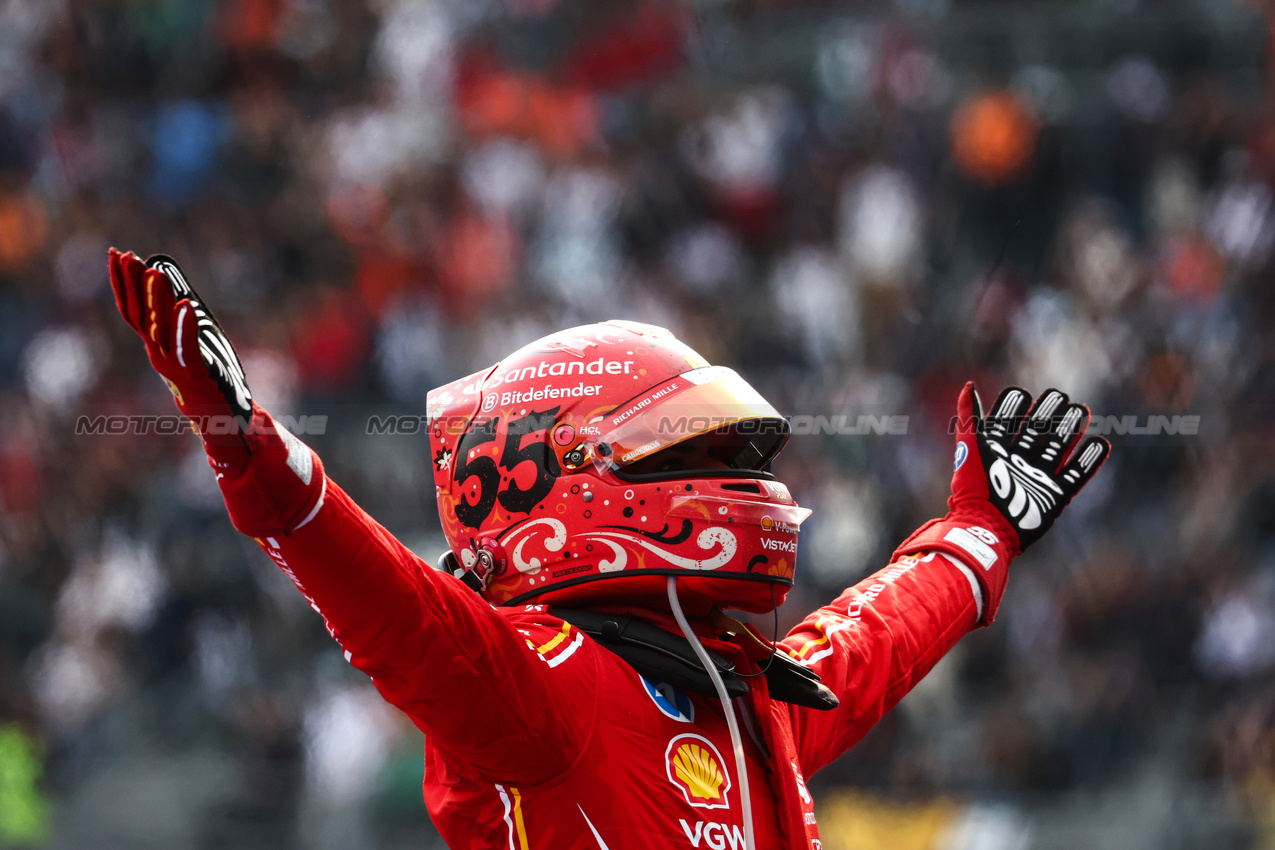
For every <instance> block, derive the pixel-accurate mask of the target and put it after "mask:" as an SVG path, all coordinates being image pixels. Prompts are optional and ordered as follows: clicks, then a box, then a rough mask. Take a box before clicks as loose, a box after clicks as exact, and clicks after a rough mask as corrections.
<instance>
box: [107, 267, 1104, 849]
mask: <svg viewBox="0 0 1275 850" xmlns="http://www.w3.org/2000/svg"><path fill="white" fill-rule="evenodd" d="M109 263H110V278H111V283H112V286H113V288H114V291H115V298H116V302H117V304H118V307H119V310H120V312H121V313H122V314H123V316H124V319H125V321H127V322H128V323H129V325H130V326H131V327H132V328H133V330H134V331H136V332H137V333H138V335H140V336H141V337H142V340H143V342H144V343H145V345H146V351H147V354H148V355H149V358H150V362H151V364H152V365H153V366H154V368H155V370H156V371H157V372H159V374H160V375H161V376H162V377H163V378H164V380H165V381H166V382H167V384H168V387H169V389H170V391H171V392H172V394H173V397H174V399H175V400H176V402H177V406H178V408H180V410H181V411H182V412H183V413H184V414H185V415H186V416H187V417H189V418H190V420H191V422H192V425H193V427H194V428H195V429H196V430H198V432H199V434H200V437H201V439H202V440H203V444H204V448H205V449H206V451H207V454H208V461H209V463H210V464H211V466H212V468H213V471H214V473H215V474H216V478H217V483H218V485H219V486H220V488H221V492H222V494H223V496H224V498H225V502H226V507H227V509H228V510H229V513H230V519H231V522H232V523H234V526H235V528H237V529H238V530H239V531H241V532H243V533H244V534H247V535H250V536H252V537H253V538H255V540H256V541H257V543H258V544H259V545H260V546H261V547H262V549H264V550H265V552H266V554H267V555H269V557H270V558H272V559H273V560H274V562H275V563H276V564H277V565H278V566H279V568H280V569H282V570H283V571H284V572H285V573H287V575H288V576H289V578H291V579H292V581H293V582H295V583H296V586H297V587H298V589H299V590H300V591H301V592H302V593H303V594H304V595H305V596H306V598H307V599H308V600H309V601H310V604H311V605H312V606H313V607H314V608H315V609H316V610H317V611H318V612H319V613H320V614H321V615H322V616H323V618H324V620H325V621H326V624H327V627H328V630H329V631H330V632H331V634H332V636H333V637H334V638H335V639H336V640H337V641H338V642H339V643H340V645H341V647H342V648H343V649H344V651H345V657H346V659H347V660H348V661H349V662H350V663H351V664H353V665H354V666H355V667H357V668H358V669H360V670H362V671H363V672H365V673H366V674H367V675H369V676H370V677H371V678H372V681H373V683H374V684H375V686H376V688H377V690H379V691H380V693H381V695H382V696H383V697H384V698H385V699H386V700H388V701H389V702H390V703H392V704H393V705H395V706H397V707H398V708H399V709H401V710H402V711H404V712H406V714H407V715H408V716H409V717H410V718H411V719H412V721H413V722H414V723H415V724H416V725H417V727H419V728H420V729H421V731H422V732H424V733H425V782H424V797H425V803H426V805H427V807H428V809H429V813H430V816H431V817H432V818H433V821H434V824H435V825H436V826H437V828H438V830H439V832H440V833H441V834H442V836H443V837H444V839H445V840H446V841H447V843H448V845H449V846H451V847H454V848H475V849H476V848H484V850H487V849H488V848H501V850H504V848H508V850H574V848H602V849H603V850H635V848H637V849H638V850H652V848H700V847H703V848H710V850H725V848H731V850H756V848H784V850H797V848H805V850H819V848H820V842H819V838H818V826H817V824H816V821H815V814H814V807H813V803H812V801H811V797H810V794H809V792H808V791H807V789H806V781H805V777H808V776H810V775H811V774H813V773H815V772H816V771H817V770H819V769H820V768H821V767H823V766H824V765H826V764H828V763H829V762H831V761H832V760H833V759H835V758H837V756H838V755H840V754H841V753H843V752H844V751H845V750H846V749H847V748H849V747H850V746H852V745H853V744H854V743H855V742H856V741H858V740H859V739H860V738H861V737H862V736H863V735H864V734H865V733H866V732H867V731H868V729H870V728H871V727H872V725H873V724H874V723H876V722H877V721H878V720H879V719H880V718H881V717H882V715H884V714H885V713H886V712H887V711H889V710H890V708H891V707H892V706H894V705H895V704H896V703H897V702H898V701H899V700H900V699H901V698H902V697H903V695H904V694H906V693H907V692H908V691H909V690H910V689H911V688H912V687H913V686H914V685H915V684H916V683H917V682H918V681H919V680H920V679H921V678H922V677H923V676H924V675H925V674H926V673H927V672H928V671H929V670H930V669H931V668H932V667H933V666H934V664H935V662H937V661H938V660H939V659H940V658H942V657H943V654H944V653H946V652H947V651H948V650H949V649H951V648H952V646H953V645H954V644H955V643H956V642H957V641H958V640H960V638H961V636H962V635H964V634H966V633H967V632H969V631H970V630H972V629H975V628H978V627H981V626H986V625H988V624H989V623H991V622H992V620H993V618H994V617H995V616H996V609H997V605H998V604H999V602H1000V600H1001V596H1002V594H1003V592H1004V589H1005V582H1006V580H1007V577H1008V573H1009V566H1010V563H1011V562H1012V561H1013V560H1014V558H1015V557H1016V556H1017V555H1018V554H1019V553H1020V552H1022V551H1023V550H1024V549H1026V548H1027V547H1028V546H1030V545H1031V544H1032V543H1033V542H1035V541H1036V540H1037V539H1038V538H1039V537H1040V536H1041V535H1042V534H1044V533H1045V532H1046V531H1047V530H1048V529H1049V527H1050V526H1051V525H1052V523H1053V522H1054V520H1056V519H1057V518H1058V516H1059V514H1060V513H1061V512H1062V510H1063V508H1065V507H1066V505H1067V504H1068V503H1069V502H1070V500H1071V499H1072V497H1073V496H1074V495H1075V494H1076V493H1077V492H1078V491H1079V490H1080V488H1081V487H1083V486H1084V485H1085V483H1086V482H1087V481H1088V480H1089V479H1090V478H1091V477H1092V476H1093V474H1094V473H1095V472H1096V471H1097V469H1098V467H1099V466H1100V465H1101V464H1102V462H1103V460H1105V458H1106V456H1107V454H1108V453H1109V452H1110V446H1109V445H1108V444H1107V443H1106V441H1104V440H1102V439H1100V438H1089V439H1084V434H1085V431H1086V428H1087V425H1088V421H1089V411H1088V409H1087V408H1086V407H1085V406H1084V405H1081V404H1076V403H1073V402H1070V401H1069V400H1068V398H1067V396H1066V395H1064V394H1063V393H1061V392H1059V391H1057V390H1047V391H1046V392H1045V393H1043V394H1042V395H1041V396H1040V398H1038V399H1036V400H1035V402H1034V403H1033V400H1032V397H1031V395H1029V394H1028V393H1027V392H1026V391H1025V390H1022V389H1018V388H1009V389H1006V390H1005V391H1003V392H1002V393H1001V394H1000V396H999V398H998V399H997V400H996V402H995V404H993V406H992V407H991V409H990V410H989V411H987V412H986V413H985V412H984V410H983V408H982V406H981V404H980V401H979V397H978V395H977V394H976V393H975V391H974V386H973V384H972V383H967V384H966V385H965V387H964V389H963V390H961V393H960V397H959V398H958V400H957V420H956V423H957V427H956V429H955V430H956V435H955V442H956V445H955V452H956V454H955V462H954V468H955V472H954V473H953V476H952V495H951V498H950V499H949V500H948V512H947V514H946V515H945V516H943V517H942V518H939V519H935V520H931V521H930V522H928V523H926V524H925V525H923V526H922V527H921V528H920V529H918V530H917V531H916V532H915V533H914V534H913V535H912V536H911V537H909V538H908V539H907V540H905V541H903V543H901V544H900V545H899V547H898V548H897V549H896V550H895V552H894V555H893V557H892V558H891V562H890V563H889V564H888V565H887V566H886V567H885V568H884V569H882V570H881V571H879V572H877V573H875V574H874V575H872V576H870V577H869V578H866V579H864V580H863V581H861V582H859V583H858V584H857V585H855V586H854V587H851V588H849V589H848V590H846V591H845V592H844V593H842V594H841V595H840V596H839V597H838V598H837V599H835V600H834V601H833V602H831V603H830V604H828V605H826V606H825V607H823V608H821V609H819V610H818V611H815V612H814V613H812V614H810V616H808V617H807V618H806V619H805V620H803V621H802V622H801V623H800V625H798V626H797V627H796V628H795V629H793V630H792V631H791V632H789V633H788V635H786V636H785V637H783V639H782V640H780V641H778V643H772V642H771V640H769V639H767V637H766V636H764V635H763V634H761V633H759V632H758V631H757V630H755V629H754V628H753V627H751V626H749V625H744V624H741V623H740V622H739V621H737V620H735V619H734V618H732V617H730V616H729V615H728V614H726V613H725V611H728V610H735V611H746V612H753V613H767V612H771V611H773V610H774V609H775V608H776V607H777V606H779V605H781V604H782V603H783V601H784V597H785V595H786V594H787V592H788V588H790V587H791V586H792V584H793V576H794V566H795V560H796V552H797V540H798V530H799V528H800V527H801V523H802V520H804V519H805V518H806V516H807V515H808V514H809V511H808V510H806V509H804V508H801V507H799V506H798V504H797V503H796V502H795V501H794V500H793V497H792V496H791V495H790V494H789V492H788V489H787V488H786V487H785V486H784V485H783V484H782V483H781V482H780V481H779V480H777V479H776V478H775V476H774V475H773V474H772V473H771V471H770V469H771V463H772V461H773V460H774V459H775V456H776V455H778V454H779V452H780V451H781V450H782V449H783V447H784V443H785V442H786V441H787V439H788V424H787V422H786V421H785V420H784V418H783V417H781V416H780V414H779V413H778V412H777V411H776V410H775V409H774V408H773V407H771V405H770V404H768V403H767V402H766V400H765V399H764V398H762V397H761V396H760V395H759V394H758V393H757V392H756V391H755V390H754V389H753V388H752V387H751V386H749V385H748V384H747V383H746V382H745V381H744V380H743V379H742V378H741V377H740V376H739V375H737V374H736V373H735V372H733V371H731V370H730V369H728V368H724V367H721V366H712V365H710V364H709V363H707V362H706V361H705V360H704V359H703V358H702V357H700V356H699V355H698V354H696V353H695V352H694V351H692V350H691V349H690V348H688V347H687V346H686V345H684V344H682V343H681V342H679V341H678V340H677V339H675V338H674V337H673V335H672V334H670V333H669V332H668V331H666V330H663V329H661V328H656V327H652V326H650V325H642V324H636V323H633V322H625V321H611V322H604V323H601V324H596V325H588V326H584V327H577V328H571V329H569V330H564V331H561V332H559V333H555V334H552V335H550V336H548V337H545V338H544V339H541V340H538V341H536V342H533V343H531V344H530V345H527V346H526V347H524V348H522V349H519V350H518V351H516V352H514V353H513V354H511V355H509V356H508V357H507V358H505V359H504V360H502V361H501V362H500V363H497V364H496V365H494V366H492V367H490V368H488V369H484V370H483V371H481V372H478V373H475V374H473V375H470V376H468V377H465V378H462V379H460V380H457V381H455V382H453V383H451V384H448V385H447V386H445V387H441V388H439V389H437V390H434V391H433V392H431V393H430V394H429V395H428V398H427V415H428V422H429V426H428V427H429V452H430V460H431V462H432V463H433V468H434V484H435V493H436V496H437V500H438V510H439V517H440V519H441V521H442V527H443V531H444V534H445V535H446V538H447V543H448V546H449V550H448V551H447V552H446V553H444V554H443V556H442V557H441V558H440V560H439V563H438V568H434V567H432V566H431V565H429V564H427V563H425V562H423V561H422V560H421V559H419V558H418V557H417V556H416V555H414V554H413V553H412V552H411V551H409V550H408V549H407V547H405V546H404V545H403V544H402V543H400V542H399V541H397V540H395V539H394V538H393V537H392V536H391V535H390V534H389V533H388V532H387V531H386V530H385V529H384V528H382V527H381V526H380V525H379V524H377V522H376V521H375V520H373V519H372V518H371V517H370V516H368V514H367V513H365V512H364V511H363V510H362V509H360V508H359V506H358V505H356V504H354V502H353V501H351V500H350V498H349V497H348V496H347V495H346V494H345V493H344V492H343V491H342V490H341V488H340V487H339V486H337V484H336V482H335V481H333V480H331V479H330V478H328V477H327V476H326V475H325V474H324V471H323V463H322V461H320V459H319V457H318V456H317V455H316V454H315V453H314V452H313V451H311V450H310V449H309V448H308V447H307V446H305V445H304V444H303V443H302V442H301V441H300V440H299V439H297V438H296V437H295V436H293V435H292V434H291V433H289V432H288V431H287V430H286V429H283V428H280V427H276V425H275V423H274V421H273V420H272V419H271V418H270V414H269V413H267V412H266V411H265V410H264V409H262V408H261V407H260V406H259V405H258V404H257V403H256V402H254V401H253V398H252V395H251V393H250V391H249V389H248V385H247V382H246V380H245V376H244V372H243V368H242V367H241V365H240V362H239V359H238V357H237V356H236V354H235V350H234V348H233V347H232V346H231V344H230V341H229V340H228V339H227V338H226V336H225V334H224V333H223V331H222V329H221V327H220V325H218V323H217V320H216V319H215V318H214V317H213V315H212V313H211V312H210V311H209V309H208V306H207V305H206V304H204V303H203V301H202V300H201V299H200V298H199V296H198V295H197V294H196V293H195V291H194V290H193V289H192V288H191V287H190V285H189V284H188V283H187V281H186V279H185V277H184V276H183V274H182V272H181V271H180V269H178V267H177V265H176V264H175V263H174V262H173V261H172V260H171V259H169V258H167V257H163V256H157V257H152V258H151V259H150V260H148V261H146V262H143V261H142V260H140V259H139V258H138V257H136V256H134V255H133V254H131V253H120V252H118V251H116V250H114V249H112V250H111V252H110V256H109Z"/></svg>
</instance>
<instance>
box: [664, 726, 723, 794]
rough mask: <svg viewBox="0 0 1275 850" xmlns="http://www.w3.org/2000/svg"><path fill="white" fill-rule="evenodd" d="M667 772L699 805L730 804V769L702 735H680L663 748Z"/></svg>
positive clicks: (670, 779)
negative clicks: (728, 769) (666, 747)
mask: <svg viewBox="0 0 1275 850" xmlns="http://www.w3.org/2000/svg"><path fill="white" fill-rule="evenodd" d="M664 767H665V774H666V775H667V776H668V780H669V782H672V783H673V784H674V785H675V786H677V788H678V790H679V791H681V792H682V796H683V797H684V798H685V799H686V802H687V803H689V804H690V805H692V806H694V807H695V808H697V809H726V808H730V801H729V800H728V798H727V796H726V795H727V792H729V791H730V788H731V782H730V773H729V772H727V770H726V762H725V760H724V759H723V758H722V754H721V753H720V752H718V750H717V747H715V746H713V744H712V742H711V741H709V740H708V739H707V738H704V737H702V736H700V735H691V734H685V735H678V736H677V737H675V738H674V739H673V740H671V741H669V743H668V749H666V750H665V751H664Z"/></svg>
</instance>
